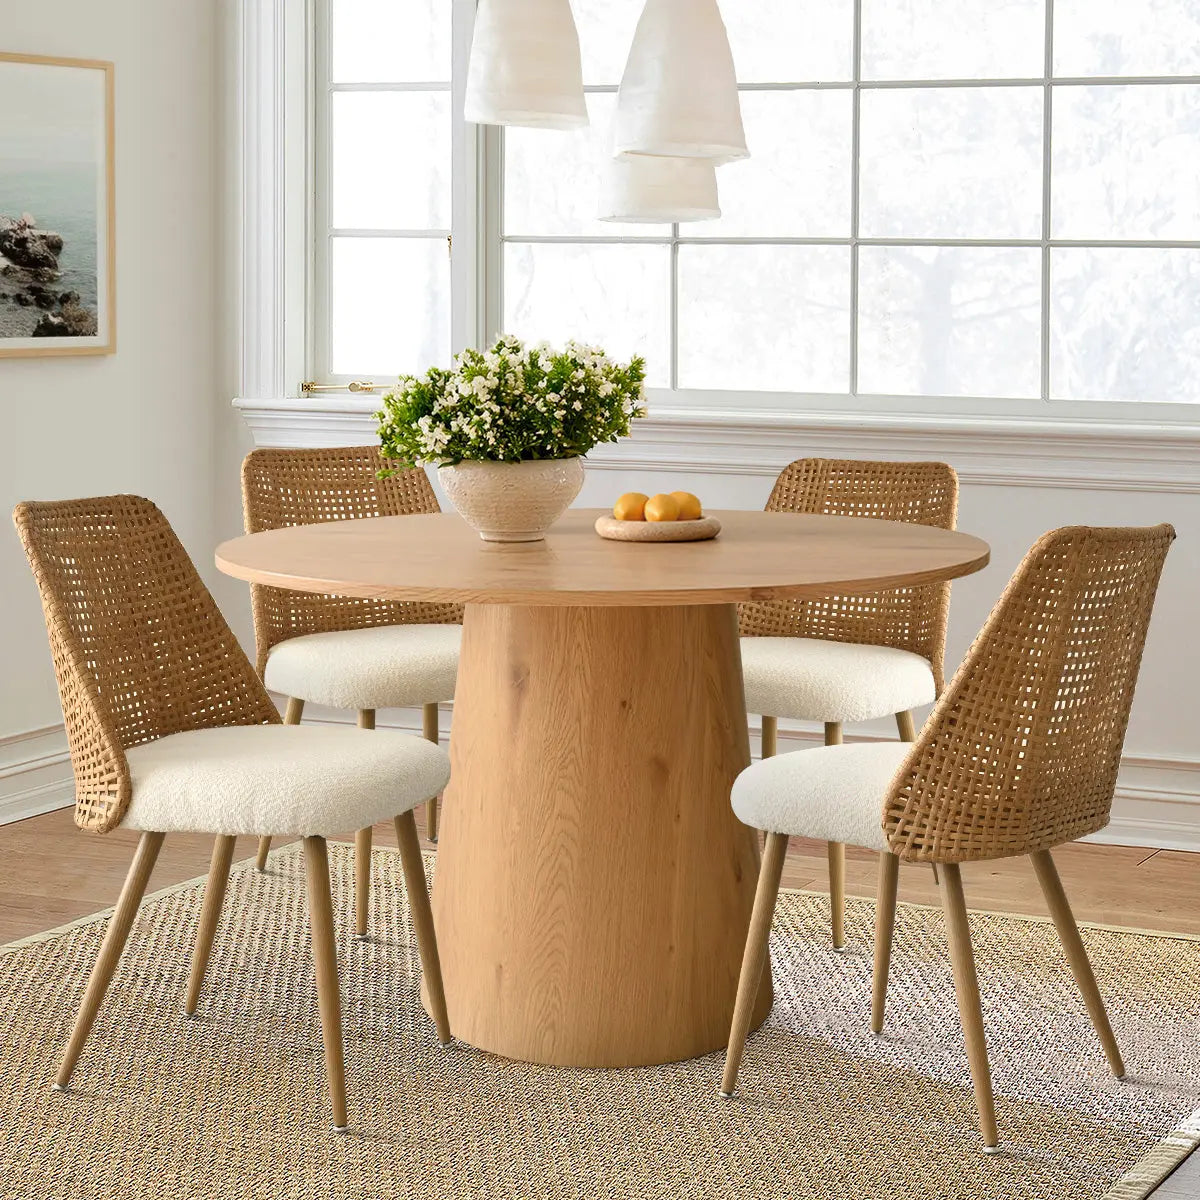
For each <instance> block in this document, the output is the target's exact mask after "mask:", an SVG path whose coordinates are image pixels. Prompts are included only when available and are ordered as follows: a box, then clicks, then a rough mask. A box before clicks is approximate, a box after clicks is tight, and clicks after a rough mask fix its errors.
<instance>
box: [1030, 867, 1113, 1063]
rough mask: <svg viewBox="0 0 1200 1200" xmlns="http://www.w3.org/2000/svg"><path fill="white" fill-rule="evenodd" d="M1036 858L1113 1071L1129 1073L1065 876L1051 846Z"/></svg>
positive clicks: (1057, 925) (1040, 879)
mask: <svg viewBox="0 0 1200 1200" xmlns="http://www.w3.org/2000/svg"><path fill="white" fill-rule="evenodd" d="M1029 857H1030V858H1031V859H1033V869H1034V870H1035V871H1036V872H1037V877H1038V883H1040V884H1041V885H1042V892H1043V894H1044V895H1045V897H1046V904H1047V905H1048V906H1049V909H1050V916H1051V917H1053V918H1054V928H1055V929H1057V930H1058V937H1059V940H1060V941H1061V942H1062V944H1063V949H1064V950H1065V951H1066V954H1067V962H1069V963H1070V964H1071V974H1072V975H1074V976H1075V982H1076V983H1077V984H1078V985H1079V990H1080V991H1081V992H1082V993H1083V1002H1084V1004H1086V1005H1087V1010H1088V1013H1089V1015H1090V1016H1091V1018H1092V1024H1093V1025H1094V1026H1095V1027H1096V1033H1097V1034H1098V1035H1099V1037H1100V1044H1101V1046H1103V1047H1104V1053H1105V1056H1106V1057H1107V1058H1108V1063H1109V1066H1110V1067H1112V1073H1113V1074H1114V1075H1115V1076H1116V1077H1117V1078H1118V1079H1123V1078H1124V1077H1125V1062H1124V1060H1123V1059H1122V1058H1121V1050H1120V1047H1119V1046H1118V1045H1117V1039H1116V1036H1115V1035H1114V1034H1113V1031H1112V1026H1111V1025H1110V1024H1109V1021H1108V1013H1107V1012H1105V1010H1104V1000H1103V998H1102V997H1101V995H1100V988H1099V986H1098V985H1097V983H1096V976H1095V973H1094V972H1093V971H1092V964H1091V962H1089V961H1088V956H1087V950H1085V949H1084V945H1083V939H1082V938H1081V937H1080V936H1079V926H1078V925H1077V924H1076V923H1075V914H1074V913H1072V912H1071V905H1070V903H1069V901H1068V900H1067V893H1066V892H1065V891H1063V885H1062V880H1061V879H1060V878H1059V876H1058V868H1057V867H1056V866H1055V865H1054V859H1052V858H1051V857H1050V851H1049V850H1039V851H1038V852H1037V853H1035V854H1031V855H1030V856H1029Z"/></svg>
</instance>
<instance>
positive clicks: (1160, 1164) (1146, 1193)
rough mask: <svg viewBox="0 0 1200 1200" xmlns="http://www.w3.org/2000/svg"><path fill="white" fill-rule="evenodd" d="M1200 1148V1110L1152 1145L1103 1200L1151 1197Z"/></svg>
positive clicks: (1142, 1199) (1139, 1199)
mask: <svg viewBox="0 0 1200 1200" xmlns="http://www.w3.org/2000/svg"><path fill="white" fill-rule="evenodd" d="M1198 1147H1200V1109H1197V1110H1196V1112H1194V1113H1192V1115H1191V1116H1190V1117H1189V1118H1188V1119H1187V1120H1186V1121H1185V1122H1184V1123H1183V1124H1182V1125H1181V1126H1180V1127H1179V1128H1178V1129H1173V1130H1172V1131H1171V1132H1170V1133H1168V1134H1167V1136H1166V1137H1165V1138H1163V1140H1162V1141H1161V1142H1159V1143H1158V1145H1157V1146H1154V1147H1152V1148H1151V1150H1150V1151H1149V1152H1148V1153H1147V1154H1146V1157H1145V1158H1143V1159H1142V1160H1141V1162H1138V1163H1135V1164H1134V1165H1133V1166H1132V1167H1130V1168H1129V1170H1128V1171H1126V1172H1125V1174H1124V1175H1122V1176H1121V1178H1120V1179H1118V1180H1117V1182H1116V1183H1114V1184H1113V1185H1112V1187H1111V1188H1109V1190H1108V1191H1107V1192H1105V1193H1104V1195H1103V1196H1101V1197H1100V1200H1149V1198H1150V1197H1151V1196H1152V1193H1153V1192H1154V1191H1156V1190H1157V1188H1158V1187H1159V1185H1160V1184H1162V1183H1163V1181H1164V1180H1166V1179H1167V1177H1168V1176H1170V1175H1171V1174H1173V1173H1174V1172H1175V1171H1176V1170H1177V1169H1178V1168H1179V1167H1181V1166H1182V1165H1183V1164H1184V1163H1185V1162H1186V1161H1187V1160H1188V1159H1189V1158H1190V1157H1191V1156H1192V1154H1193V1153H1194V1152H1195V1150H1196V1149H1197V1148H1198Z"/></svg>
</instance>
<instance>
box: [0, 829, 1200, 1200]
mask: <svg viewBox="0 0 1200 1200" xmlns="http://www.w3.org/2000/svg"><path fill="white" fill-rule="evenodd" d="M301 848H302V843H301V842H290V843H288V844H287V845H284V846H280V847H279V848H278V849H277V850H275V851H273V853H274V854H275V855H276V856H277V857H278V856H282V855H284V854H287V855H289V856H295V855H297V854H298V853H300V851H301ZM376 849H377V850H379V851H383V852H393V851H392V848H391V847H390V846H379V847H376ZM423 857H424V859H425V861H426V863H430V862H431V861H432V862H436V860H437V854H436V851H432V850H426V851H424V853H423ZM254 863H255V860H254V858H245V859H242V860H240V861H239V862H237V863H235V864H234V865H233V867H232V869H231V870H232V871H238V872H246V871H249V870H253V869H254ZM207 878H208V875H207V873H205V874H204V875H196V876H194V877H193V878H191V879H184V880H182V881H181V882H179V883H175V884H172V885H170V886H169V887H165V888H160V889H159V890H158V891H156V892H151V893H149V894H148V895H146V896H145V897H144V899H143V901H142V903H143V904H144V903H146V902H147V901H154V900H162V899H165V898H166V897H168V896H173V895H175V894H176V893H178V892H182V891H186V890H187V889H188V888H191V887H195V886H196V885H197V884H200V883H204V882H205V881H206V880H207ZM780 891H781V892H790V893H791V894H793V895H798V896H825V895H828V893H827V892H825V891H822V890H821V889H819V888H780ZM851 898H852V899H859V898H861V897H851ZM902 903H906V904H907V905H908V907H909V908H919V909H924V910H925V911H928V912H931V911H935V910H936V911H939V912H940V911H941V907H940V905H936V904H916V903H910V902H907V901H902ZM114 908H115V905H110V906H109V907H108V908H103V909H100V910H99V911H97V912H94V913H91V914H89V915H87V916H83V917H78V918H76V919H75V920H74V921H68V922H66V923H65V924H63V925H57V926H55V927H54V928H53V929H47V930H44V931H43V932H41V933H34V934H30V936H29V937H24V938H19V939H18V940H17V941H15V942H8V943H6V944H5V945H3V946H0V957H4V956H5V955H8V954H11V953H14V952H15V951H17V950H22V949H24V948H25V947H27V946H36V945H39V944H41V943H43V942H49V941H53V939H54V938H56V937H60V936H61V935H62V934H64V933H69V932H70V931H71V930H73V929H79V928H80V927H82V926H84V925H93V924H96V923H97V922H99V921H101V920H106V919H107V918H108V917H110V916H111V915H112V913H113V909H114ZM971 911H972V912H977V913H979V915H981V916H988V917H1002V918H1005V919H1007V920H1013V921H1024V922H1026V923H1028V924H1031V925H1045V924H1048V923H1049V920H1050V918H1048V917H1038V916H1034V915H1031V914H1029V913H1013V912H1000V911H995V910H988V909H972V910H971ZM1079 925H1080V928H1084V929H1099V930H1105V931H1108V932H1112V933H1128V934H1134V935H1136V936H1141V937H1157V938H1166V939H1167V940H1171V941H1182V942H1200V935H1196V934H1189V933H1173V932H1170V931H1165V930H1159V929H1138V928H1132V927H1130V926H1125V925H1102V924H1099V923H1096V922H1085V921H1081V922H1079ZM1198 1148H1200V1109H1197V1110H1196V1111H1195V1112H1194V1113H1193V1114H1192V1115H1191V1116H1190V1117H1189V1118H1188V1119H1187V1120H1186V1121H1184V1122H1183V1124H1181V1125H1180V1126H1179V1127H1178V1128H1177V1129H1173V1130H1172V1131H1171V1132H1170V1133H1168V1134H1167V1135H1166V1136H1165V1137H1164V1138H1163V1139H1162V1140H1161V1141H1160V1142H1158V1143H1157V1145H1155V1146H1153V1147H1152V1148H1151V1149H1150V1150H1149V1152H1148V1153H1147V1154H1146V1155H1145V1157H1144V1158H1142V1159H1141V1161H1139V1162H1137V1163H1135V1164H1134V1165H1133V1166H1132V1167H1130V1168H1129V1170H1128V1171H1126V1172H1125V1174H1124V1175H1122V1176H1121V1177H1120V1179H1118V1180H1117V1181H1116V1183H1114V1184H1113V1185H1112V1187H1111V1188H1109V1190H1108V1191H1107V1192H1105V1193H1104V1195H1103V1196H1101V1197H1099V1200H1150V1197H1151V1195H1152V1193H1153V1192H1154V1191H1155V1190H1156V1189H1157V1188H1158V1187H1159V1185H1160V1184H1162V1183H1163V1181H1164V1180H1166V1179H1167V1178H1168V1177H1169V1176H1170V1175H1171V1174H1172V1173H1173V1172H1174V1171H1176V1170H1177V1169H1178V1168H1179V1167H1180V1166H1182V1165H1183V1163H1184V1162H1186V1161H1187V1159H1188V1158H1190V1157H1191V1155H1192V1154H1193V1153H1194V1152H1195V1151H1196V1150H1197V1149H1198Z"/></svg>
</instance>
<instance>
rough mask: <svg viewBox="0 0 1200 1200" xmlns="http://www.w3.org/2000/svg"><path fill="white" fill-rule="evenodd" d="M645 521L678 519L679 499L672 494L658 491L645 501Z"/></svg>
mask: <svg viewBox="0 0 1200 1200" xmlns="http://www.w3.org/2000/svg"><path fill="white" fill-rule="evenodd" d="M646 520H647V521H678V520H679V501H677V500H676V499H675V497H674V496H668V495H666V494H665V493H663V492H659V494H658V495H657V496H651V497H650V499H649V500H647V501H646Z"/></svg>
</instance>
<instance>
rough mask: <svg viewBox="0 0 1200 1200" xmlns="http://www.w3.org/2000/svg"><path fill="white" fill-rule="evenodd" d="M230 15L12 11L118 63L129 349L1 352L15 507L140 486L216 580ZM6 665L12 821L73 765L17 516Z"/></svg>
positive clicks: (1, 496)
mask: <svg viewBox="0 0 1200 1200" xmlns="http://www.w3.org/2000/svg"><path fill="white" fill-rule="evenodd" d="M218 15H219V5H218V3H217V2H216V0H155V2H154V3H147V2H146V0H105V3H96V0H59V2H58V3H54V4H37V3H27V4H12V5H6V6H5V11H4V23H3V30H4V40H3V48H4V49H5V50H7V51H16V52H24V53H29V54H49V55H61V56H66V57H76V58H99V59H109V60H111V61H113V62H114V63H115V64H116V72H115V84H116V181H117V202H116V217H117V257H116V271H117V346H118V350H117V353H116V354H115V355H113V356H109V357H99V358H77V359H68V358H62V359H51V358H47V359H25V360H15V359H0V422H2V425H0V429H2V431H3V432H2V433H0V509H3V510H4V511H5V512H8V511H9V510H11V508H12V506H13V505H14V504H15V503H16V502H17V501H18V500H22V499H55V498H62V497H67V496H86V495H97V494H104V493H109V492H117V491H123V492H140V493H142V494H144V495H147V496H150V497H151V498H153V499H154V500H155V501H156V502H157V503H158V504H159V505H160V507H161V508H162V509H163V510H164V511H165V512H166V514H167V516H168V518H169V519H170V520H171V521H172V523H173V524H174V525H175V528H176V529H177V530H178V532H179V534H180V536H181V537H182V539H183V541H184V544H185V545H186V546H187V547H188V549H189V551H190V552H191V553H192V555H193V557H194V558H195V559H196V561H197V563H198V564H199V565H200V567H201V570H202V571H204V572H205V573H206V577H208V578H210V579H211V576H212V574H213V572H212V571H211V569H210V567H209V564H211V562H212V546H213V542H214V540H215V539H214V518H213V505H214V438H215V431H216V430H217V428H218V424H219V423H226V422H228V421H229V414H228V407H227V400H226V399H225V397H228V395H229V394H230V393H231V391H232V388H231V387H230V386H229V383H228V379H225V378H221V373H220V369H219V365H218V363H219V358H220V356H221V354H222V343H221V340H220V336H219V329H220V326H219V323H218V307H219V306H218V301H217V297H218V286H219V263H220V262H221V251H220V249H219V247H220V244H221V236H222V234H221V229H220V224H219V215H218V213H219V208H218V198H219V196H218V187H217V169H218V163H217V158H216V133H217V127H218V121H219V112H220V110H219V103H220V97H219V94H218V80H217V30H218ZM218 397H220V399H218ZM226 482H227V480H226ZM0 673H2V679H3V685H2V686H0V820H3V819H6V818H7V819H11V818H12V817H14V816H17V815H22V814H25V813H28V812H32V811H38V810H40V809H42V808H45V807H46V806H47V804H49V803H51V802H53V803H61V802H62V799H63V796H64V781H65V780H67V779H68V778H69V766H68V764H67V763H66V761H65V742H64V741H63V738H62V734H61V730H60V729H59V728H57V727H58V726H59V725H60V723H61V719H62V718H61V712H60V710H59V706H58V700H57V696H56V693H55V687H54V679H53V674H52V671H51V668H50V660H49V653H48V650H47V648H46V637H45V632H44V627H43V624H42V618H41V610H40V607H39V604H38V600H37V595H36V592H35V589H34V586H33V581H32V579H31V577H30V575H29V571H28V568H27V566H26V564H25V560H24V556H23V554H22V553H21V549H20V545H19V543H18V541H17V538H16V535H15V533H14V532H13V530H12V528H11V526H6V527H5V528H3V529H0ZM68 794H69V789H68Z"/></svg>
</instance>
